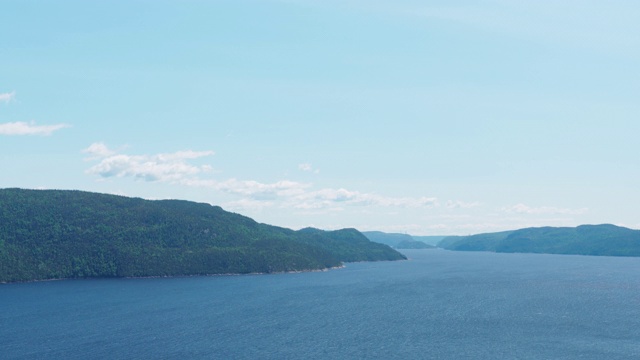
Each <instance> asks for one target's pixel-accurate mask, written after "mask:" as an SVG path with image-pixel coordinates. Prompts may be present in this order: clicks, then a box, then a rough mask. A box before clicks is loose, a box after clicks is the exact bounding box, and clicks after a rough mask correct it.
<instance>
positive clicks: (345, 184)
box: [0, 0, 640, 236]
mask: <svg viewBox="0 0 640 360" xmlns="http://www.w3.org/2000/svg"><path fill="white" fill-rule="evenodd" d="M639 15H640V4H637V3H634V2H630V1H620V2H616V3H614V4H604V3H601V2H598V1H594V0H587V1H582V2H579V3H574V2H572V3H562V4H558V3H556V2H552V1H540V2H536V3H532V4H529V3H525V2H509V1H503V0H487V1H480V2H475V3H470V2H466V1H455V2H440V1H427V2H418V1H414V0H400V1H393V2H391V1H373V2H372V1H363V0H349V1H335V0H328V1H324V2H313V1H309V0H261V1H260V0H241V1H227V0H221V1H215V2H210V3H209V2H205V3H201V2H180V3H178V2H172V1H163V2H153V3H150V2H146V1H127V2H124V1H113V2H108V3H106V2H105V3H103V2H97V3H96V2H92V3H85V2H82V1H68V0H62V1H57V2H36V1H18V0H9V1H6V2H4V3H3V11H2V12H0V29H2V30H3V32H4V33H5V34H11V35H8V36H7V37H6V39H5V40H4V42H3V47H2V49H0V54H2V56H0V69H1V70H0V73H1V74H2V76H1V77H0V154H2V157H1V158H0V167H2V169H3V175H2V176H0V188H16V187H17V188H30V189H67V190H81V191H91V192H99V193H107V194H115V195H124V196H129V197H140V198H143V199H149V200H160V199H169V198H172V199H180V200H189V201H197V202H204V203H209V204H211V205H216V206H220V207H222V208H223V209H225V210H227V211H232V212H236V213H239V214H242V215H245V216H248V217H251V218H252V219H254V220H256V221H258V222H261V223H267V224H271V225H276V226H282V227H288V228H291V229H300V228H304V227H315V228H320V229H325V230H333V229H340V228H355V229H358V230H360V231H383V232H387V233H407V234H411V235H415V236H448V235H462V236H464V235H463V234H480V233H490V232H498V231H508V230H515V229H520V228H526V227H541V226H553V227H574V226H579V225H585V224H613V225H617V226H624V227H627V228H631V229H640V220H638V217H637V210H636V207H637V206H636V205H635V204H637V203H639V202H640V192H638V191H637V189H636V188H637V184H638V183H640V166H639V164H638V160H637V154H638V153H640V142H638V141H637V134H640V122H638V121H637V119H638V116H639V115H640V104H638V102H637V96H636V95H637V94H638V93H639V90H640V88H639V86H640V85H638V84H640V81H639V80H640V71H639V70H640V39H638V38H637V37H636V36H634V34H637V33H639V32H640V24H638V22H637V18H638V16H639Z"/></svg>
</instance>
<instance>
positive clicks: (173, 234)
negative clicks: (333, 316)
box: [0, 189, 405, 282]
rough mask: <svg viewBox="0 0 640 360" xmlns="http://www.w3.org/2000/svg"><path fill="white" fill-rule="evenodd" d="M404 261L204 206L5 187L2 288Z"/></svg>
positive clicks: (349, 241) (357, 237)
mask: <svg viewBox="0 0 640 360" xmlns="http://www.w3.org/2000/svg"><path fill="white" fill-rule="evenodd" d="M404 258H405V257H404V256H403V255H402V254H400V253H398V252H396V251H395V250H393V249H391V248H389V247H388V246H385V245H381V244H377V243H373V242H370V241H369V240H367V238H366V237H365V236H364V235H362V234H361V233H359V232H358V231H357V230H354V229H345V230H337V231H322V230H317V229H303V230H300V231H293V230H290V229H285V228H280V227H276V226H270V225H265V224H259V223H257V222H255V221H254V220H252V219H250V218H248V217H245V216H242V215H238V214H234V213H230V212H227V211H224V210H222V208H220V207H217V206H211V205H208V204H202V203H195V202H189V201H181V200H157V201H150V200H143V199H139V198H128V197H123V196H116V195H107V194H97V193H90V192H82V191H68V190H23V189H0V282H12V281H28V280H42V279H54V278H84V277H128V276H170V275H197V274H226V273H239V274H242V273H269V272H281V271H296V270H314V269H326V268H330V267H335V266H339V265H341V264H342V262H343V261H375V260H400V259H404Z"/></svg>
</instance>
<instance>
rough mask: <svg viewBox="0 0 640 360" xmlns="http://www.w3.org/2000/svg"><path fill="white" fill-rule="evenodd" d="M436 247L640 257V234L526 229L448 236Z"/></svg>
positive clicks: (607, 228)
mask: <svg viewBox="0 0 640 360" xmlns="http://www.w3.org/2000/svg"><path fill="white" fill-rule="evenodd" d="M438 246H440V247H442V248H445V249H449V250H460V251H495V252H509V253H513V252H519V253H546V254H576V255H603V256H640V230H632V229H628V228H624V227H620V226H615V225H609V224H604V225H582V226H578V227H539V228H526V229H520V230H515V231H506V232H500V233H488V234H478V235H471V236H450V237H447V238H445V239H443V240H442V241H441V242H440V243H439V244H438Z"/></svg>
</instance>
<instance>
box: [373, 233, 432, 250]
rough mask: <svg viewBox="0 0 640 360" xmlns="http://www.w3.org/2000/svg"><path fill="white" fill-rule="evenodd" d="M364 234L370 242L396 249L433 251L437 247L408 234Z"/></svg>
mask: <svg viewBox="0 0 640 360" xmlns="http://www.w3.org/2000/svg"><path fill="white" fill-rule="evenodd" d="M362 234H364V236H366V237H367V238H368V239H369V240H371V241H373V242H377V243H380V244H385V245H389V246H391V247H392V248H396V249H431V248H434V247H435V246H432V245H429V244H426V243H424V242H422V241H417V240H415V239H414V237H413V236H411V235H407V234H397V233H385V232H381V231H365V232H363V233H362Z"/></svg>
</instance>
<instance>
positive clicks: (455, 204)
mask: <svg viewBox="0 0 640 360" xmlns="http://www.w3.org/2000/svg"><path fill="white" fill-rule="evenodd" d="M445 206H446V207H447V208H449V209H471V208H474V207H477V206H480V203H479V202H477V201H475V202H465V201H460V200H455V201H454V200H449V201H447V203H446V204H445Z"/></svg>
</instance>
